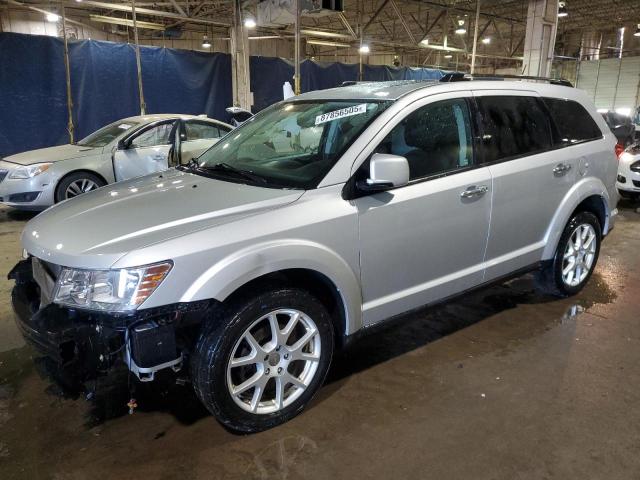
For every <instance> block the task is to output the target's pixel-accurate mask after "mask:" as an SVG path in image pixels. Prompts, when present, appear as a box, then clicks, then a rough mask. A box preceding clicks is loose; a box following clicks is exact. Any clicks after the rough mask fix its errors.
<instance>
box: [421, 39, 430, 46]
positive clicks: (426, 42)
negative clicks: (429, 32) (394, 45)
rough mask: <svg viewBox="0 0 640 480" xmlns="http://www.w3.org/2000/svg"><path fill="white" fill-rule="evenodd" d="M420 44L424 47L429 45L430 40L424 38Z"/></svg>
mask: <svg viewBox="0 0 640 480" xmlns="http://www.w3.org/2000/svg"><path fill="white" fill-rule="evenodd" d="M420 43H421V44H423V45H429V39H428V38H424V39H422V40H420Z"/></svg>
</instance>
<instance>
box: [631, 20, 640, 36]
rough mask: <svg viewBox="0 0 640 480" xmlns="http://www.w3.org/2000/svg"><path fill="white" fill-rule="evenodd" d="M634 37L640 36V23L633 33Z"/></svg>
mask: <svg viewBox="0 0 640 480" xmlns="http://www.w3.org/2000/svg"><path fill="white" fill-rule="evenodd" d="M633 36H634V37H640V23H639V24H638V26H637V27H636V31H635V33H634V34H633Z"/></svg>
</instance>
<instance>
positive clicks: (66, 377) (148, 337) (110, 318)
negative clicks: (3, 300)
mask: <svg viewBox="0 0 640 480" xmlns="http://www.w3.org/2000/svg"><path fill="white" fill-rule="evenodd" d="M55 275H56V269H55V268H51V266H49V265H48V264H47V263H46V262H43V261H41V260H38V259H37V258H35V257H29V258H28V259H26V260H22V261H21V262H19V263H18V264H17V265H16V266H15V267H14V268H13V269H12V270H11V272H10V273H9V279H12V280H15V286H14V288H13V291H12V295H11V300H12V304H13V309H14V312H15V317H16V323H17V325H18V328H19V329H20V331H21V332H22V334H23V336H24V338H25V340H26V341H27V342H28V343H30V344H31V345H32V346H33V347H35V349H36V350H37V351H38V352H39V353H40V354H41V355H42V356H44V357H46V359H47V361H48V362H49V364H50V365H51V366H53V367H54V370H55V374H54V375H52V376H53V377H54V378H55V380H57V381H58V383H60V384H62V385H63V386H64V387H67V388H69V387H72V388H77V389H81V390H85V391H93V389H94V388H95V385H97V382H95V381H96V380H98V379H99V378H101V377H107V376H111V377H113V378H123V377H122V375H120V374H122V373H127V371H128V372H130V373H131V374H132V375H133V376H135V378H136V379H137V380H139V381H141V382H149V381H152V380H154V378H155V374H156V372H158V371H160V370H172V371H173V372H179V374H180V375H183V376H186V375H187V374H188V372H187V371H186V370H187V369H186V368H185V364H186V362H185V361H186V358H187V356H188V352H189V351H190V350H191V346H192V345H193V342H194V339H195V335H196V334H197V331H198V329H199V325H200V323H201V321H202V320H203V318H204V316H206V315H207V314H208V313H209V311H210V309H211V308H212V307H213V306H214V305H213V304H214V303H215V302H213V301H209V300H203V301H198V302H191V303H178V304H173V305H166V306H163V307H159V308H150V309H144V310H137V311H132V312H126V313H122V312H100V311H93V310H83V309H79V308H69V307H65V306H60V305H57V304H54V303H52V302H51V293H52V291H53V288H54V286H55V283H56V277H55ZM126 377H127V376H126V375H125V376H124V378H126Z"/></svg>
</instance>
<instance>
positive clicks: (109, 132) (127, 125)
mask: <svg viewBox="0 0 640 480" xmlns="http://www.w3.org/2000/svg"><path fill="white" fill-rule="evenodd" d="M138 125H140V124H139V123H136V122H130V121H119V122H114V123H110V124H109V125H107V126H105V127H102V128H101V129H99V130H96V131H95V132H93V133H92V134H91V135H89V136H88V137H85V138H83V139H82V140H80V141H79V142H78V145H81V146H83V147H104V146H105V145H107V144H109V143H111V142H112V141H113V140H114V139H115V138H116V137H119V136H120V135H122V134H123V133H125V132H128V131H129V130H131V129H132V128H135V127H137V126H138Z"/></svg>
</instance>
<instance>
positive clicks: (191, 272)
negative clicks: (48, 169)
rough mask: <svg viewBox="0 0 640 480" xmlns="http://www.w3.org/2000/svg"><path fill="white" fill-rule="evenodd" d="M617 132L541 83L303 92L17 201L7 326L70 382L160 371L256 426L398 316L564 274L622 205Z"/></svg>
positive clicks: (283, 417) (575, 277)
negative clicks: (83, 183) (165, 163)
mask: <svg viewBox="0 0 640 480" xmlns="http://www.w3.org/2000/svg"><path fill="white" fill-rule="evenodd" d="M615 144H616V140H615V138H614V136H613V134H612V133H611V132H610V130H609V128H608V127H607V125H606V123H605V122H604V120H603V119H602V117H601V116H600V115H599V114H598V113H597V112H596V109H595V108H594V105H593V104H592V102H591V101H590V100H589V99H588V98H587V96H586V95H585V94H584V93H583V92H581V91H579V90H576V89H573V88H569V87H566V86H559V85H556V84H547V83H534V82H522V81H509V82H507V81H501V82H498V81H489V80H483V81H478V80H474V81H456V82H449V83H443V82H430V83H424V82H392V83H371V84H357V85H353V86H347V87H342V88H335V89H331V90H325V91H317V92H312V93H307V94H305V95H301V96H299V97H296V98H293V99H290V100H287V101H284V102H281V103H278V104H276V105H274V106H272V107H270V108H268V109H266V110H264V111H263V112H261V113H259V114H258V115H256V116H255V117H253V118H251V119H249V120H248V121H247V122H246V123H244V124H243V125H242V126H241V127H240V128H238V129H237V130H234V131H232V132H230V133H229V134H227V135H226V136H225V137H223V138H222V139H221V140H220V141H219V142H218V143H217V144H216V145H215V146H213V147H212V148H211V149H209V150H208V151H206V152H205V153H204V154H203V155H202V156H201V157H199V158H198V159H197V161H194V162H192V163H191V164H189V165H188V166H184V167H178V168H176V169H171V170H168V171H165V172H163V173H160V174H157V173H156V174H154V175H149V176H146V177H140V178H137V179H133V180H130V181H125V182H122V183H118V184H114V185H109V186H106V187H104V188H101V189H99V190H96V191H94V192H90V193H88V194H86V195H83V196H82V197H80V198H77V199H73V200H69V201H65V202H62V203H60V204H59V205H56V206H54V207H53V208H50V209H49V210H47V211H46V212H44V213H42V214H40V215H39V216H37V217H36V218H34V219H33V220H31V221H30V222H29V224H28V225H27V227H26V229H25V231H24V234H23V236H22V242H23V246H24V249H25V260H24V261H22V262H20V263H19V264H18V265H17V266H16V267H15V268H14V270H12V272H11V274H10V276H11V278H14V279H15V280H16V286H15V289H14V291H13V302H14V307H15V310H16V311H17V313H18V315H17V317H18V324H19V325H20V327H21V329H22V331H23V332H24V335H25V336H26V337H27V338H28V339H29V340H31V341H32V343H34V344H35V345H36V346H37V347H38V348H39V349H40V350H41V351H43V352H45V354H46V355H47V356H49V357H51V358H53V359H55V360H56V362H57V363H58V364H59V365H60V366H61V367H60V368H61V370H62V371H67V372H73V378H75V379H77V380H78V382H80V383H84V384H87V382H88V384H89V385H94V383H91V382H90V381H91V380H93V379H95V378H96V377H98V376H101V375H109V374H111V373H115V372H116V371H125V372H126V371H127V370H128V375H133V376H135V377H136V378H137V379H138V380H139V381H142V382H147V381H152V380H154V378H156V377H160V376H162V377H166V376H167V375H166V374H170V375H169V376H171V375H173V373H172V372H175V375H176V376H181V377H183V379H185V378H186V379H188V380H189V381H191V382H192V383H193V386H194V388H195V391H196V393H197V395H198V397H199V398H200V400H201V401H202V403H203V404H204V405H205V406H206V407H207V408H208V409H209V411H210V412H211V413H212V414H214V415H215V416H216V417H217V418H218V420H219V421H220V422H222V423H223V424H224V425H226V426H228V427H230V428H232V429H235V430H239V431H245V432H254V431H259V430H263V429H266V428H270V427H272V426H274V425H277V424H280V423H282V422H284V421H287V420H289V419H291V418H292V417H293V416H295V415H296V414H298V413H299V412H300V411H301V410H302V409H303V408H304V406H305V405H306V404H308V403H309V401H310V400H311V398H312V397H313V395H314V393H315V392H316V391H317V390H318V388H319V387H320V386H321V384H322V383H323V380H324V378H325V375H326V374H327V370H328V368H329V365H330V363H331V358H332V355H333V353H334V349H335V348H336V347H338V346H340V345H343V344H344V343H345V341H347V340H349V339H352V338H354V335H355V334H357V333H359V332H362V331H364V330H366V329H367V328H368V327H371V326H372V325H375V324H377V323H379V322H383V321H385V320H386V319H388V318H390V317H392V316H395V315H398V314H401V313H403V312H407V311H409V310H411V309H415V308H417V307H420V306H422V305H426V304H434V303H437V302H441V301H443V300H445V299H450V298H452V297H454V296H456V295H459V294H462V293H464V292H468V291H469V290H470V289H474V288H477V287H480V286H483V285H486V284H487V283H489V282H495V281H500V280H503V279H505V278H506V277H508V276H513V275H517V274H521V273H522V272H526V271H531V270H537V271H538V279H539V284H540V286H541V288H543V289H544V290H545V291H547V292H550V293H552V294H556V295H572V294H575V293H576V292H578V291H579V290H580V289H581V288H582V287H583V286H584V285H585V283H586V282H587V281H588V279H589V277H590V275H591V273H592V272H593V269H594V267H595V264H596V261H597V258H598V252H599V249H600V243H601V240H602V238H603V237H604V236H606V235H607V233H608V232H609V231H610V230H611V228H612V227H613V222H614V217H615V215H616V212H617V210H616V208H615V207H616V202H617V193H616V189H615V182H616V171H617V159H616V155H615V153H614V149H615ZM97 224H99V227H97V226H96V225H97ZM160 373H162V375H159V374H160Z"/></svg>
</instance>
